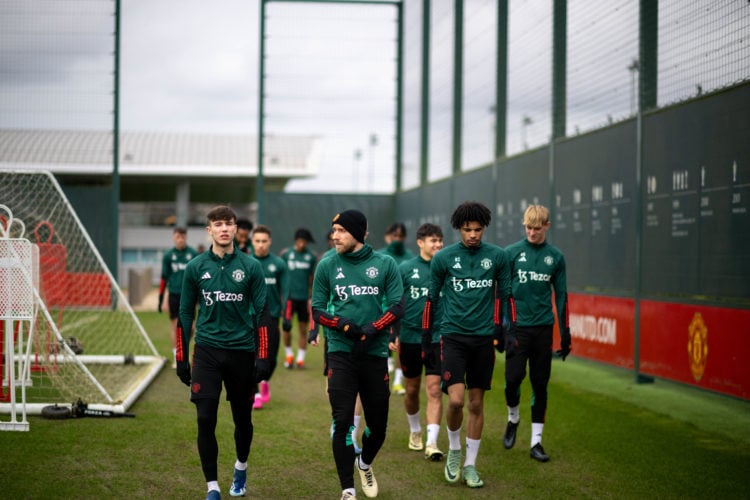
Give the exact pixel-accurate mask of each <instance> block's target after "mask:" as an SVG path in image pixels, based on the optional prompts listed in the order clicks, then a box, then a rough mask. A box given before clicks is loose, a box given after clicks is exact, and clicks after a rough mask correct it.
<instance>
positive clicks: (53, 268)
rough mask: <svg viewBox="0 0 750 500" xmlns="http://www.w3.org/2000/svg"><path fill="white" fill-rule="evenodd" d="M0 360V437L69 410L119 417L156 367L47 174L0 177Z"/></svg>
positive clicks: (151, 350) (159, 363)
mask: <svg viewBox="0 0 750 500" xmlns="http://www.w3.org/2000/svg"><path fill="white" fill-rule="evenodd" d="M27 254H28V255H29V257H28V258H27V257H26V255H27ZM34 256H36V259H38V261H37V262H38V264H35V263H34V262H35V261H34V259H35V257H34ZM19 304H26V305H27V306H28V305H29V304H31V307H26V309H24V310H23V311H20V309H19ZM19 311H20V312H19ZM0 350H1V351H2V352H1V353H0V380H1V382H2V383H1V384H0V413H4V414H10V415H11V422H9V423H7V425H6V423H5V422H2V421H0V430H4V429H19V430H28V423H26V422H25V416H26V415H27V414H40V413H42V408H44V407H45V406H49V405H55V404H56V405H58V406H63V407H72V406H73V405H74V404H75V403H76V402H77V401H78V400H82V401H84V402H86V404H87V405H88V408H90V409H92V410H105V411H110V412H114V413H124V412H126V411H127V410H128V408H129V407H130V406H131V405H132V404H133V402H134V401H135V400H136V399H137V398H138V397H139V396H140V395H141V394H142V393H143V391H144V390H145V389H146V388H147V387H148V385H149V384H150V383H151V382H152V381H153V379H154V378H155V377H156V376H157V375H158V373H159V371H160V370H161V368H162V367H163V365H164V362H165V361H164V359H163V358H162V357H161V356H159V354H158V352H157V351H156V348H155V347H154V345H153V344H152V342H151V340H150V339H149V337H148V335H147V334H146V332H145V331H144V329H143V327H142V325H141V324H140V322H139V321H138V318H137V317H136V315H135V314H134V312H133V310H132V308H131V307H130V304H129V303H128V301H127V299H126V298H125V296H124V294H123V293H122V290H120V287H119V286H118V284H117V281H116V280H115V279H114V277H113V275H112V273H111V272H110V270H109V269H108V268H107V266H106V265H105V263H104V260H103V259H102V257H101V255H100V254H99V252H98V251H97V249H96V247H95V246H94V244H93V242H92V241H91V238H90V237H89V235H88V233H87V232H86V229H85V228H84V227H83V225H82V224H81V222H80V220H79V219H78V216H77V215H76V213H75V211H74V210H73V207H72V206H71V205H70V203H69V202H68V200H67V198H66V197H65V194H64V193H63V191H62V189H61V188H60V186H59V184H58V183H57V181H56V180H55V178H54V177H53V176H52V174H51V173H50V172H46V171H45V172H40V171H24V170H2V169H0ZM19 413H20V414H21V422H17V417H18V414H19ZM24 427H25V428H24Z"/></svg>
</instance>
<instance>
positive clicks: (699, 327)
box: [687, 312, 708, 382]
mask: <svg viewBox="0 0 750 500" xmlns="http://www.w3.org/2000/svg"><path fill="white" fill-rule="evenodd" d="M687 350H688V358H690V372H691V373H692V374H693V378H694V379H695V381H696V382H700V380H701V379H702V378H703V373H704V372H705V371H706V358H708V328H707V327H706V323H704V322H703V316H701V313H699V312H697V313H695V315H694V316H693V320H692V321H691V322H690V325H689V326H688V345H687Z"/></svg>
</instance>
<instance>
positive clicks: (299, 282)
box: [281, 227, 317, 369]
mask: <svg viewBox="0 0 750 500" xmlns="http://www.w3.org/2000/svg"><path fill="white" fill-rule="evenodd" d="M308 243H315V240H314V239H313V236H312V233H311V232H310V231H309V230H308V229H306V228H304V227H301V228H299V229H297V230H296V231H295V233H294V246H292V247H290V248H286V249H284V250H282V251H281V258H282V259H283V260H284V262H286V267H287V269H289V296H288V297H287V300H286V304H284V309H283V310H282V314H283V317H282V321H281V329H282V339H283V340H284V353H285V361H284V367H286V368H290V369H291V368H294V366H295V365H296V366H297V368H304V367H305V353H306V349H307V333H308V331H309V326H310V302H309V301H310V287H311V285H312V279H313V274H314V273H315V263H316V262H317V257H316V256H315V254H314V253H313V252H312V250H310V249H309V248H308V247H307V245H308ZM294 314H296V315H297V329H298V332H299V339H298V342H297V360H296V361H295V360H294V348H293V347H292V317H293V316H294Z"/></svg>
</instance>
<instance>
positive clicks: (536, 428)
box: [531, 422, 544, 448]
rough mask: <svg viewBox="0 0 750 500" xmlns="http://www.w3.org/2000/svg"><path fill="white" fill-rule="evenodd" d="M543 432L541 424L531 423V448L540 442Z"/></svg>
mask: <svg viewBox="0 0 750 500" xmlns="http://www.w3.org/2000/svg"><path fill="white" fill-rule="evenodd" d="M543 430H544V424H543V423H537V422H532V423H531V447H532V448H533V447H534V446H536V445H537V443H541V442H542V431H543Z"/></svg>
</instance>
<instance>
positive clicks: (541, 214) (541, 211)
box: [523, 205, 549, 227]
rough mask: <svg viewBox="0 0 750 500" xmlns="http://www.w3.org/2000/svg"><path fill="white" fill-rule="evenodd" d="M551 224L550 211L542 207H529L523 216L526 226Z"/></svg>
mask: <svg viewBox="0 0 750 500" xmlns="http://www.w3.org/2000/svg"><path fill="white" fill-rule="evenodd" d="M547 224H549V210H548V209H547V207H545V206H542V205H529V207H528V208H527V209H526V212H525V213H524V214H523V225H524V226H532V227H538V226H546V225H547Z"/></svg>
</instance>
